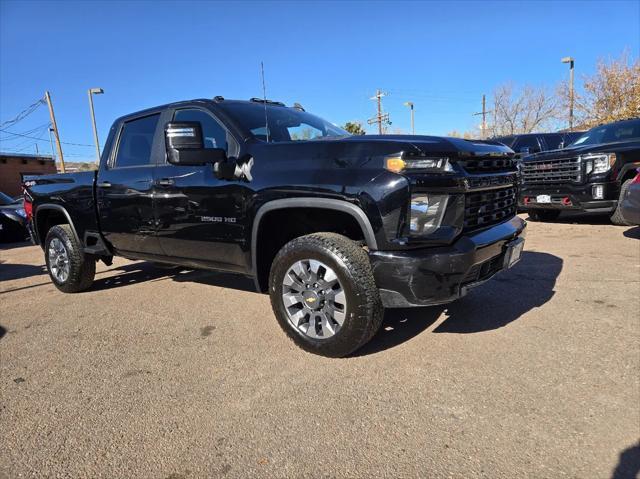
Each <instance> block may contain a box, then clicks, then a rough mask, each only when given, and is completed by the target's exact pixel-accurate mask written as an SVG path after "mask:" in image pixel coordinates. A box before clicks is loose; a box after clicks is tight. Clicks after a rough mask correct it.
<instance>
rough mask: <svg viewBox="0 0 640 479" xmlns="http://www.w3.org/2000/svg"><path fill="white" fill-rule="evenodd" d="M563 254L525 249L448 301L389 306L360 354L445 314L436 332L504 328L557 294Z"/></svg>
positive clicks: (404, 337) (414, 332)
mask: <svg viewBox="0 0 640 479" xmlns="http://www.w3.org/2000/svg"><path fill="white" fill-rule="evenodd" d="M561 271H562V259H561V258H559V257H557V256H554V255H552V254H548V253H538V252H535V251H525V252H524V253H523V254H522V259H521V260H520V262H519V263H518V264H517V265H516V266H514V267H513V268H512V269H510V270H509V271H505V272H503V273H500V274H498V275H497V276H495V277H494V278H492V279H491V280H489V281H488V282H487V283H485V284H483V285H481V286H478V287H477V288H474V289H472V290H471V291H470V293H469V294H468V295H467V296H466V297H464V298H462V299H460V300H458V301H456V302H454V303H450V304H446V305H440V306H430V307H421V308H408V309H389V310H387V311H386V312H385V317H384V321H383V323H382V327H381V328H380V331H378V334H376V336H374V338H373V339H372V340H371V341H370V342H369V343H368V344H366V345H365V346H364V347H363V348H361V349H360V350H358V351H357V352H356V353H355V355H356V356H364V355H368V354H374V353H378V352H380V351H384V350H386V349H389V348H393V347H395V346H398V345H400V344H402V343H404V342H406V341H408V340H410V339H412V338H413V337H415V336H417V335H418V334H420V333H422V332H423V331H425V330H426V329H428V328H429V327H430V326H432V325H433V324H434V323H436V322H437V321H438V320H440V319H441V318H442V317H443V316H444V319H442V320H441V322H440V324H438V325H437V326H436V327H435V328H434V329H433V332H434V333H449V334H470V333H478V332H482V331H489V330H493V329H498V328H502V327H504V326H506V325H508V324H509V323H511V322H513V321H515V320H517V319H519V318H521V317H522V316H523V315H524V314H525V313H527V312H528V311H530V310H532V309H534V308H538V307H540V306H542V305H544V304H545V303H547V302H548V301H549V300H550V299H551V298H552V297H553V295H554V291H553V289H554V286H555V283H556V279H557V278H558V276H559V274H560V272H561Z"/></svg>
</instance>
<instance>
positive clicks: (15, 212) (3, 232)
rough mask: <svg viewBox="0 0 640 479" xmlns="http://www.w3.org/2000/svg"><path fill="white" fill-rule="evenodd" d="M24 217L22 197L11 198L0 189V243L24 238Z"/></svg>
mask: <svg viewBox="0 0 640 479" xmlns="http://www.w3.org/2000/svg"><path fill="white" fill-rule="evenodd" d="M26 218H27V217H26V213H25V211H24V208H23V206H22V198H21V197H19V198H12V197H11V196H9V195H7V194H5V193H2V192H1V191H0V243H10V242H14V241H24V240H26V239H27V237H28V234H27V229H26Z"/></svg>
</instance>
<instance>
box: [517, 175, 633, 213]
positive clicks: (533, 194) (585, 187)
mask: <svg viewBox="0 0 640 479" xmlns="http://www.w3.org/2000/svg"><path fill="white" fill-rule="evenodd" d="M595 185H602V186H603V188H604V198H602V199H594V198H593V187H594V186H595ZM619 193H620V187H619V185H618V184H617V183H616V182H591V183H586V184H580V185H577V184H570V183H567V184H556V185H526V184H525V185H522V186H521V187H520V194H519V197H518V209H519V210H524V211H528V210H533V209H545V210H567V211H590V212H593V213H611V212H613V210H615V209H616V206H617V205H618V195H619ZM539 195H547V196H550V197H551V203H538V202H537V197H538V196H539Z"/></svg>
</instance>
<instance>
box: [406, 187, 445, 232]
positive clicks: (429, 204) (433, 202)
mask: <svg viewBox="0 0 640 479" xmlns="http://www.w3.org/2000/svg"><path fill="white" fill-rule="evenodd" d="M448 199H449V197H448V196H447V195H425V194H418V195H412V196H411V211H410V213H411V215H410V223H409V231H410V232H411V234H412V235H426V234H429V233H431V232H433V231H434V230H436V229H437V228H438V227H439V226H440V223H441V222H442V217H443V216H444V210H445V209H446V207H447V201H448Z"/></svg>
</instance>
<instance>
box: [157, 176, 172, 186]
mask: <svg viewBox="0 0 640 479" xmlns="http://www.w3.org/2000/svg"><path fill="white" fill-rule="evenodd" d="M158 184H159V185H160V186H173V185H175V184H176V182H175V181H173V180H172V179H171V178H162V179H161V180H158Z"/></svg>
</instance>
